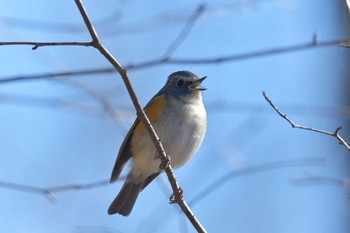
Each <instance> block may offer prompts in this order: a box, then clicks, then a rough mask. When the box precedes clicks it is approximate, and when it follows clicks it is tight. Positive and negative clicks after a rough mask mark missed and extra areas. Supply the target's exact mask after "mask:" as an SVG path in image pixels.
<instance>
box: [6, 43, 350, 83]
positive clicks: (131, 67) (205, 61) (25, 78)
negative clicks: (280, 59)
mask: <svg viewBox="0 0 350 233" xmlns="http://www.w3.org/2000/svg"><path fill="white" fill-rule="evenodd" d="M348 40H349V39H348V38H345V39H338V40H329V41H320V42H317V40H315V38H313V39H312V40H311V41H310V42H306V43H301V44H296V45H293V46H286V47H280V48H272V49H267V50H261V51H254V52H249V53H242V54H236V55H229V56H218V57H211V58H193V59H192V58H171V57H165V58H164V57H163V56H162V57H160V58H157V59H153V60H148V61H145V62H141V63H137V64H129V65H126V66H125V69H126V70H136V69H144V68H150V67H154V66H157V65H161V64H196V65H205V64H217V63H225V62H236V61H243V60H248V59H254V58H258V57H267V56H272V55H278V54H284V53H290V52H296V51H301V50H306V49H315V48H322V47H329V46H337V45H339V44H341V43H346V41H348ZM91 43H92V42H91ZM87 44H89V43H87ZM91 45H92V44H91ZM91 45H86V46H91ZM112 72H115V69H114V68H110V67H103V68H97V69H90V70H89V69H84V70H77V71H71V72H55V73H44V74H36V75H21V76H11V77H5V78H2V79H0V83H8V82H17V81H29V80H40V79H50V78H55V77H62V76H82V75H87V74H90V75H93V74H103V73H112Z"/></svg>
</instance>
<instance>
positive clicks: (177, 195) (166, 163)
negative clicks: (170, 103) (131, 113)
mask: <svg viewBox="0 0 350 233" xmlns="http://www.w3.org/2000/svg"><path fill="white" fill-rule="evenodd" d="M75 3H76V5H77V7H78V9H79V11H80V14H81V15H82V17H83V19H84V22H85V25H86V27H87V28H88V30H89V33H90V35H91V37H92V39H93V41H92V44H93V46H94V47H95V48H96V49H97V50H98V51H100V53H101V54H102V55H103V56H104V57H105V58H106V59H107V60H108V61H109V62H110V63H111V64H112V65H113V67H114V68H115V69H116V70H117V71H118V72H119V74H120V75H121V77H122V79H123V81H124V84H125V86H126V88H127V90H128V93H129V95H130V98H131V100H132V102H133V104H134V106H135V108H136V112H137V116H138V117H139V119H140V120H141V122H142V123H143V124H144V125H145V128H146V129H147V132H148V133H149V135H150V137H151V139H152V141H153V143H154V146H155V148H156V150H157V152H158V154H159V156H160V158H161V167H162V168H163V169H164V170H165V172H166V174H167V176H168V179H169V182H170V184H171V187H172V189H173V192H174V193H173V196H174V201H175V202H176V203H178V204H179V206H180V207H181V209H182V211H183V212H184V213H185V214H186V216H187V218H188V219H189V220H190V221H191V223H192V225H193V226H194V227H195V229H196V230H197V231H198V232H206V231H205V229H204V228H203V226H202V225H201V224H200V222H199V221H198V220H197V218H196V217H195V216H194V214H193V213H192V211H191V210H190V208H189V207H188V205H187V203H186V202H185V200H184V199H183V196H182V191H181V188H180V186H179V185H178V183H177V181H176V177H175V174H174V172H173V169H172V166H171V164H170V160H169V158H168V156H167V154H166V153H165V150H164V148H163V145H162V143H161V141H160V139H159V137H158V135H157V133H156V132H155V130H154V128H153V126H152V125H151V123H150V121H149V119H148V117H147V116H146V114H145V112H144V111H143V109H142V107H141V105H140V102H139V101H138V99H137V96H136V94H135V91H134V89H133V87H132V85H131V83H130V80H129V77H128V75H127V72H126V70H125V69H124V68H123V67H122V65H121V64H120V63H119V62H118V61H117V60H116V59H115V58H114V57H113V56H112V54H110V53H109V51H108V50H107V49H106V48H105V47H104V45H103V44H102V43H101V42H100V40H99V38H98V35H97V33H96V31H95V29H94V27H93V24H92V23H91V21H90V18H89V16H88V14H87V12H86V10H85V8H84V6H83V3H82V1H81V0H75Z"/></svg>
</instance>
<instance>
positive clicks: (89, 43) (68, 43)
mask: <svg viewBox="0 0 350 233" xmlns="http://www.w3.org/2000/svg"><path fill="white" fill-rule="evenodd" d="M2 45H33V46H34V47H33V48H32V49H33V50H36V49H37V48H39V47H44V46H85V47H89V46H92V44H91V42H0V46H2Z"/></svg>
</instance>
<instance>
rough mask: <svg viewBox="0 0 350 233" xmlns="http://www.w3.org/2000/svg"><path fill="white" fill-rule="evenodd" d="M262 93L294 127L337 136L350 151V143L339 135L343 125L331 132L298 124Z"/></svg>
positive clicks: (340, 142)
mask: <svg viewBox="0 0 350 233" xmlns="http://www.w3.org/2000/svg"><path fill="white" fill-rule="evenodd" d="M262 93H263V96H264V98H265V99H266V101H267V102H268V103H269V104H270V105H271V107H272V108H273V109H274V110H275V111H276V112H277V113H278V115H280V116H281V117H282V118H283V119H285V120H286V121H287V122H288V123H289V124H290V125H291V126H292V127H293V128H296V129H303V130H309V131H314V132H316V133H321V134H325V135H329V136H332V137H335V138H336V139H337V140H338V142H339V144H341V145H344V146H345V147H346V149H348V150H349V151H350V145H349V144H348V143H347V142H346V141H345V140H344V139H343V138H342V137H341V136H340V135H339V131H340V130H341V128H342V127H341V126H339V127H338V128H336V129H335V131H334V132H329V131H325V130H320V129H316V128H311V127H307V126H302V125H298V124H296V123H294V122H293V121H292V120H291V119H289V118H288V117H287V115H286V114H285V113H283V112H282V111H281V110H279V109H278V108H277V107H276V105H275V104H274V103H273V102H272V100H271V99H270V98H269V97H268V96H267V94H266V92H265V91H263V92H262Z"/></svg>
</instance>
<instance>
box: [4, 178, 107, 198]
mask: <svg viewBox="0 0 350 233" xmlns="http://www.w3.org/2000/svg"><path fill="white" fill-rule="evenodd" d="M107 184H109V180H100V181H97V182H91V183H88V184H69V185H59V186H52V187H48V188H38V187H34V186H29V185H23V184H16V183H10V182H7V181H0V187H1V188H6V189H11V190H17V191H21V192H27V193H34V194H40V195H43V196H45V197H46V198H47V199H48V200H49V201H50V202H51V203H56V199H55V197H54V196H53V194H54V193H58V192H66V191H72V190H85V189H93V188H97V187H101V186H106V185H107Z"/></svg>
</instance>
